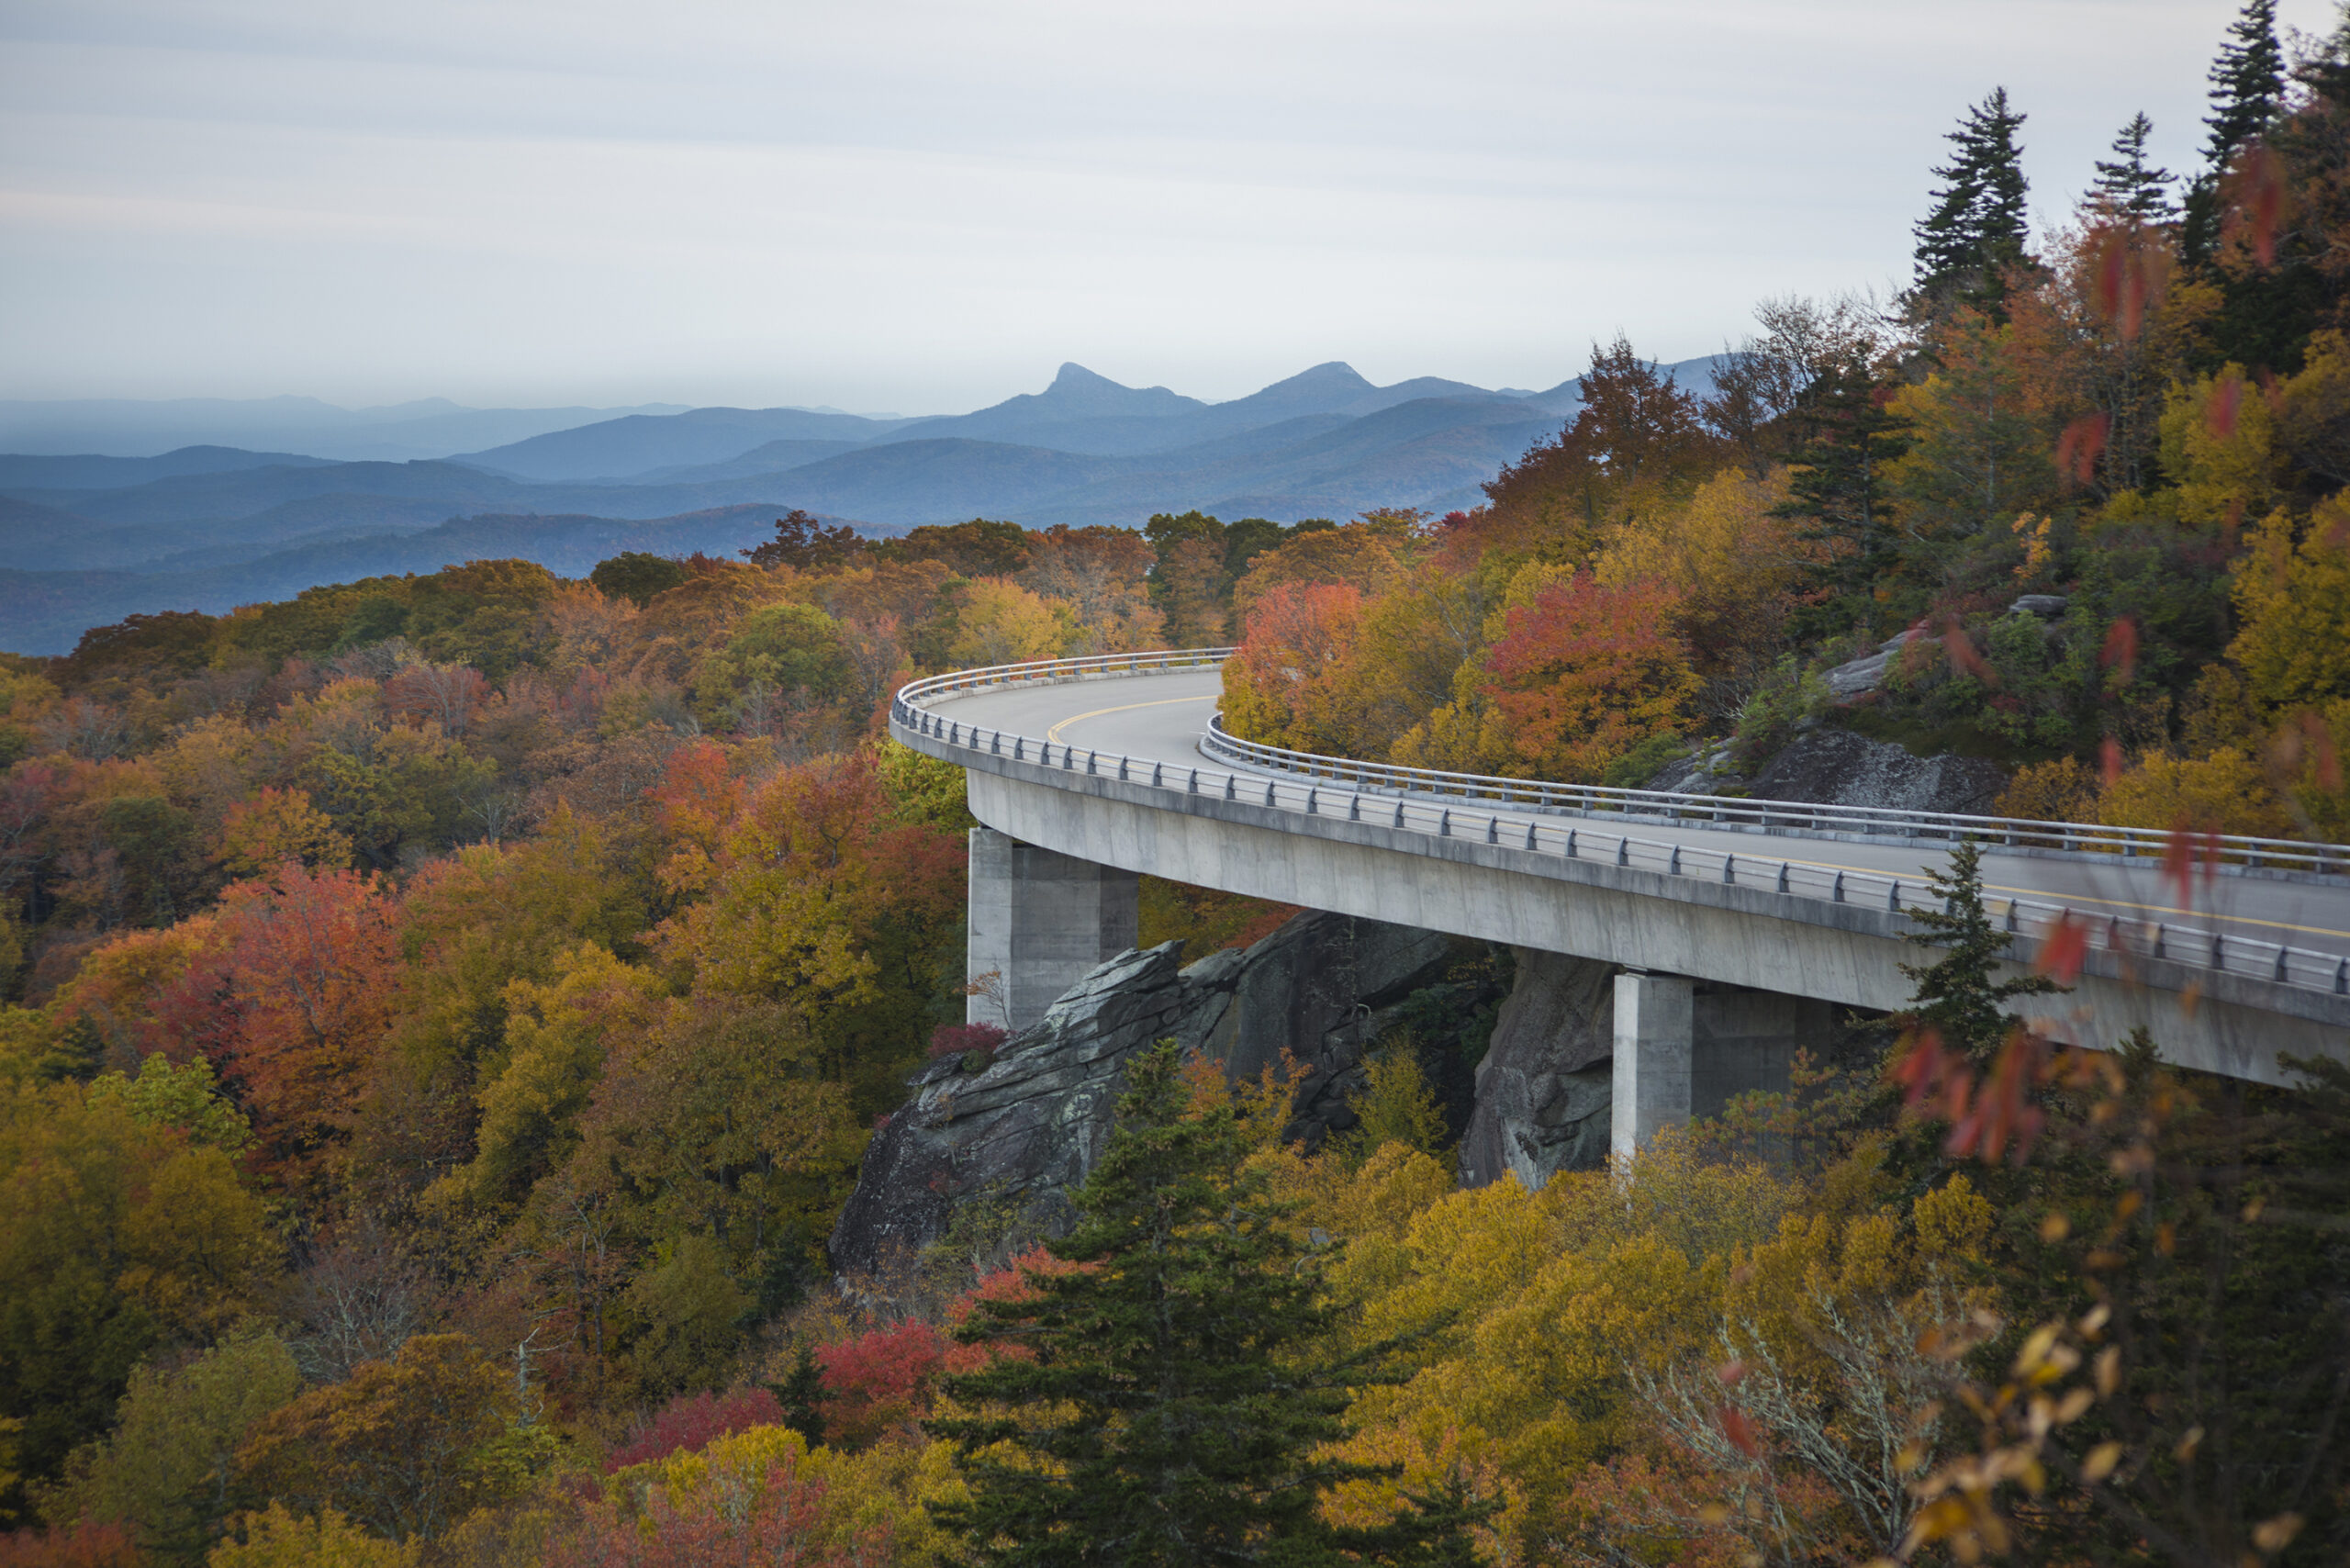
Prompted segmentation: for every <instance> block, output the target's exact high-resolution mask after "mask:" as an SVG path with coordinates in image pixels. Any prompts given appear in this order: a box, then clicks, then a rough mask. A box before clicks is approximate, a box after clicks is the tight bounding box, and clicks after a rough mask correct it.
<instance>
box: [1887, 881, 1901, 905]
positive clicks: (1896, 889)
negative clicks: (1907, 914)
mask: <svg viewBox="0 0 2350 1568" xmlns="http://www.w3.org/2000/svg"><path fill="white" fill-rule="evenodd" d="M1885 907H1886V908H1887V909H1889V910H1891V911H1892V912H1893V913H1896V914H1899V913H1901V879H1900V878H1898V877H1896V878H1894V879H1893V886H1892V888H1891V889H1890V890H1887V891H1886V895H1885Z"/></svg>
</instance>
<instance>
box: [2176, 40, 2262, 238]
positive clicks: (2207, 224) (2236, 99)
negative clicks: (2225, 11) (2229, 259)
mask: <svg viewBox="0 0 2350 1568" xmlns="http://www.w3.org/2000/svg"><path fill="white" fill-rule="evenodd" d="M2284 96H2285V50H2284V48H2283V46H2282V45H2280V44H2279V43H2278V42H2277V0H2245V4H2244V11H2243V14H2242V15H2240V16H2238V17H2236V19H2235V24H2234V25H2233V27H2231V28H2228V37H2227V41H2226V42H2224V43H2222V44H2221V46H2220V57H2219V58H2218V59H2217V60H2214V61H2213V62H2211V112H2210V114H2209V115H2207V116H2206V117H2204V120H2203V123H2204V124H2205V125H2206V126H2207V127H2209V128H2210V136H2209V137H2208V138H2207V139H2206V140H2205V141H2204V143H2203V162H2204V167H2203V172H2202V173H2201V174H2198V175H2197V176H2196V179H2195V184H2194V185H2193V186H2192V187H2191V188H2190V189H2189V190H2188V193H2187V223H2186V230H2185V236H2184V249H2185V251H2186V252H2187V256H2188V260H2190V261H2193V262H2196V263H2207V262H2209V261H2210V259H2211V256H2212V254H2213V252H2216V251H2217V250H2218V249H2219V244H2220V179H2221V176H2222V175H2223V174H2226V173H2227V172H2228V163H2229V162H2230V161H2231V160H2232V159H2233V158H2234V157H2235V155H2236V154H2237V152H2239V151H2242V150H2243V148H2244V143H2245V142H2247V141H2249V140H2252V139H2253V138H2254V137H2255V136H2259V135H2262V134H2264V133H2265V132H2266V130H2267V129H2268V128H2269V124H2270V122H2272V121H2273V120H2275V119H2276V118H2277V106H2278V105H2280V104H2281V103H2282V102H2283V101H2284Z"/></svg>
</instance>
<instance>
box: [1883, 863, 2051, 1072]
mask: <svg viewBox="0 0 2350 1568" xmlns="http://www.w3.org/2000/svg"><path fill="white" fill-rule="evenodd" d="M1982 861H1983V850H1982V847H1981V846H1979V845H1977V844H1975V842H1974V841H1973V840H1971V839H1970V840H1968V841H1967V842H1966V843H1964V844H1962V845H1960V846H1958V847H1957V848H1956V849H1954V850H1953V851H1952V852H1951V857H1950V869H1949V870H1947V871H1932V872H1929V873H1927V875H1928V878H1929V879H1930V880H1931V882H1932V883H1933V888H1934V891H1936V892H1938V893H1940V894H1942V908H1940V909H1913V910H1911V911H1910V912H1909V918H1910V919H1911V920H1913V921H1915V922H1916V923H1917V924H1919V925H1921V926H1923V927H1925V929H1924V930H1922V931H1917V932H1912V933H1911V934H1910V935H1909V940H1910V941H1912V942H1914V943H1917V944H1918V945H1919V946H1927V947H1940V948H1942V950H1943V951H1942V957H1941V958H1937V959H1935V960H1934V961H1933V962H1932V963H1930V964H1904V965H1902V966H1901V972H1902V973H1903V974H1905V975H1908V977H1909V978H1910V979H1911V980H1914V981H1916V982H1917V986H1918V990H1917V991H1916V993H1915V995H1914V996H1913V998H1912V1002H1911V1007H1910V1012H1909V1014H1908V1019H1907V1020H1905V1021H1906V1022H1909V1023H1913V1024H1914V1025H1916V1026H1917V1027H1918V1028H1920V1029H1931V1030H1932V1031H1934V1033H1936V1034H1937V1035H1940V1036H1942V1044H1943V1045H1944V1046H1946V1047H1949V1048H1951V1049H1953V1050H1963V1051H1964V1052H1966V1053H1967V1054H1968V1055H1969V1056H1971V1057H1974V1058H1976V1059H1977V1060H1986V1059H1988V1058H1990V1056H1991V1055H1992V1053H1994V1052H1995V1051H1997V1049H1998V1048H1999V1047H2000V1046H2001V1045H2002V1044H2003V1043H2004V1042H2005V1041H2006V1039H2007V1037H2008V1031H2009V1028H2010V1027H2011V1026H2012V1021H2011V1020H2010V1019H2009V1017H2008V1015H2007V1012H2006V1010H2005V1009H2004V1008H2003V1007H2002V1006H2001V1005H2000V1003H2002V1002H2006V1001H2007V1000H2008V999H2009V998H2010V997H2017V996H2044V995H2047V994H2048V993H2050V992H2052V991H2062V990H2063V989H2064V987H2062V986H2060V985H2058V984H2057V983H2056V982H2055V981H2054V980H2050V979H2049V978H2048V977H2047V976H2046V975H2023V976H2020V977H2018V978H2017V979H2015V980H1993V979H1992V978H1991V977H1992V974H1993V972H1994V970H1995V969H1997V965H1998V963H1999V961H2000V958H2001V956H2002V955H2003V954H2005V953H2006V951H2007V946H2008V937H2007V935H2006V933H2004V932H2002V931H2000V930H1998V929H1997V927H1995V926H1994V925H1993V924H1991V916H1990V913H1989V912H1988V911H1986V910H1985V909H1984V907H1983V868H1982Z"/></svg>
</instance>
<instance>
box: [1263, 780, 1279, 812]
mask: <svg viewBox="0 0 2350 1568" xmlns="http://www.w3.org/2000/svg"><path fill="white" fill-rule="evenodd" d="M1265 804H1267V805H1269V806H1278V805H1280V804H1281V801H1279V800H1278V799H1276V798H1275V796H1274V794H1273V781H1272V780H1271V779H1270V778H1268V779H1266V780H1265Z"/></svg>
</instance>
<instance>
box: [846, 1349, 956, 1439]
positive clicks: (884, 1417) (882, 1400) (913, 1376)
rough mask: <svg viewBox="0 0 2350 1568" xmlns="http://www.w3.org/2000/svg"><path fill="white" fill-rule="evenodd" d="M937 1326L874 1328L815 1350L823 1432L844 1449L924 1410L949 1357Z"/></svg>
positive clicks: (877, 1435) (875, 1435)
mask: <svg viewBox="0 0 2350 1568" xmlns="http://www.w3.org/2000/svg"><path fill="white" fill-rule="evenodd" d="M945 1360H946V1341H945V1340H943V1339H941V1338H939V1337H938V1330H937V1329H935V1328H933V1327H931V1326H930V1325H929V1324H927V1323H923V1322H919V1321H914V1322H907V1323H901V1324H900V1325H898V1326H897V1327H895V1328H875V1329H870V1330H868V1331H867V1332H866V1333H863V1334H860V1335H858V1336H857V1337H856V1338H854V1339H849V1340H845V1341H844V1342H842V1343H840V1344H837V1345H827V1346H824V1347H823V1348H822V1349H821V1350H818V1351H817V1352H816V1364H817V1366H818V1367H819V1368H821V1369H822V1372H823V1379H824V1433H825V1437H826V1439H827V1440H828V1441H833V1442H837V1443H839V1444H840V1445H841V1446H843V1447H845V1448H858V1447H861V1446H863V1445H864V1444H866V1443H869V1442H871V1441H872V1440H873V1439H876V1438H878V1437H879V1436H880V1435H881V1434H882V1433H884V1432H886V1431H888V1430H889V1429H890V1428H892V1427H897V1426H901V1425H902V1424H904V1423H905V1422H907V1421H910V1420H912V1419H913V1418H914V1417H915V1416H917V1415H919V1414H920V1413H921V1410H922V1408H923V1406H925V1405H926V1404H927V1403H928V1401H929V1398H930V1382H931V1379H932V1378H933V1377H934V1376H936V1375H937V1372H938V1369H939V1366H940V1363H941V1362H943V1361H945Z"/></svg>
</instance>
